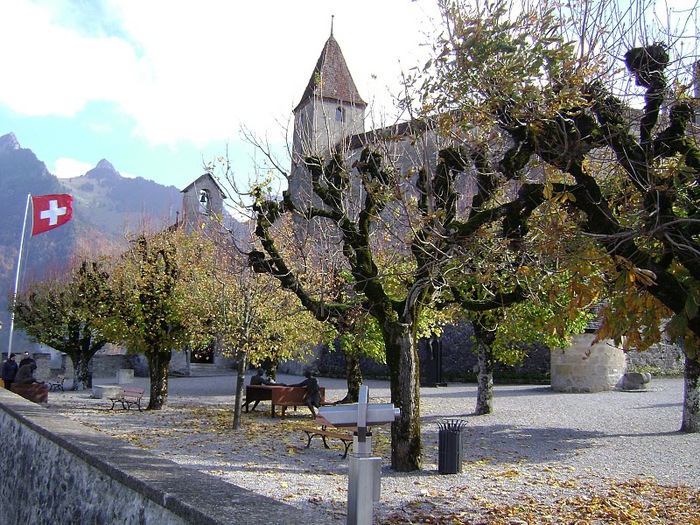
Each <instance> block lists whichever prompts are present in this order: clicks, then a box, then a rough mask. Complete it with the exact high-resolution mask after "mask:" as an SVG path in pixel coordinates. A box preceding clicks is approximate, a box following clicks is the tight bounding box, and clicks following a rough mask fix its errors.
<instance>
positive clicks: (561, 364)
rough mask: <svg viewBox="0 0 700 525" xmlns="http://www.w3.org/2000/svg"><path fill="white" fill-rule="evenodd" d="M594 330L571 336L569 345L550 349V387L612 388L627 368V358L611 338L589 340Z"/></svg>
mask: <svg viewBox="0 0 700 525" xmlns="http://www.w3.org/2000/svg"><path fill="white" fill-rule="evenodd" d="M594 340H595V334H588V333H586V334H580V335H577V336H574V337H573V338H572V343H571V347H569V348H566V349H561V348H554V349H553V350H552V360H551V374H552V389H553V390H555V391H557V392H601V391H604V390H615V388H616V387H617V385H618V383H619V382H620V379H621V378H622V376H623V374H624V373H625V371H626V368H627V358H626V356H625V353H624V352H623V351H622V349H621V348H619V347H617V346H615V345H614V344H613V342H612V341H609V340H608V341H599V342H598V343H596V344H593V341H594Z"/></svg>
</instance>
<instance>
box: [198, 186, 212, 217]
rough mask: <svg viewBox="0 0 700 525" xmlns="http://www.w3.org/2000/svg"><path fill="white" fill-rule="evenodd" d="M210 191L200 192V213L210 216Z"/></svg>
mask: <svg viewBox="0 0 700 525" xmlns="http://www.w3.org/2000/svg"><path fill="white" fill-rule="evenodd" d="M209 209H210V208H209V190H199V213H202V214H204V215H209Z"/></svg>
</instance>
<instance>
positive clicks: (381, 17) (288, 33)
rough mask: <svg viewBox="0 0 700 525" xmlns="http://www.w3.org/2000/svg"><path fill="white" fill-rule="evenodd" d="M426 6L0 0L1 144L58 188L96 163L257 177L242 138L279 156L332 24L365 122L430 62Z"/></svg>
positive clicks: (185, 175)
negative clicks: (218, 165)
mask: <svg viewBox="0 0 700 525" xmlns="http://www.w3.org/2000/svg"><path fill="white" fill-rule="evenodd" d="M436 4H437V2H436V0H380V1H377V0H374V1H370V0H354V1H352V2H351V1H348V0H342V1H341V0H294V1H291V0H261V1H257V2H233V1H224V0H196V1H192V0H175V1H173V0H139V1H136V0H31V1H30V0H3V8H2V16H1V17H0V49H3V59H2V63H1V66H0V136H1V135H4V134H6V133H14V134H15V136H16V137H17V140H18V141H19V143H20V145H21V146H22V147H23V148H29V149H31V150H32V151H34V153H35V154H36V155H37V157H38V158H39V159H40V160H42V161H44V162H45V163H46V165H47V168H48V169H49V171H50V172H52V173H53V174H54V175H56V176H58V177H75V176H79V175H83V174H84V173H85V172H86V171H88V170H89V169H91V168H92V167H94V166H95V165H96V164H97V163H98V162H99V161H100V160H101V159H107V160H108V161H109V162H111V163H112V165H113V166H114V167H115V168H116V170H117V171H119V172H120V173H121V174H122V175H123V176H129V177H134V176H141V177H144V178H146V179H150V180H155V181H156V182H158V183H160V184H164V185H173V186H176V187H177V188H179V189H183V188H185V187H186V186H187V185H188V184H189V183H190V182H192V181H193V180H194V179H196V178H197V177H198V176H199V175H201V174H202V173H203V172H204V163H205V162H207V161H211V160H214V159H215V158H216V157H218V156H221V155H224V154H226V152H227V151H228V155H229V157H230V159H231V161H232V163H233V170H234V172H235V173H236V176H237V177H241V178H242V180H243V179H246V178H248V177H251V176H253V175H254V174H255V173H256V166H260V165H264V162H263V161H262V158H261V156H260V154H259V153H257V152H256V151H255V149H254V148H253V147H252V146H250V145H249V144H248V143H247V142H246V141H244V140H243V138H242V136H241V129H242V127H245V128H248V129H250V130H252V131H253V132H254V133H255V134H257V135H258V136H261V137H267V139H268V140H269V141H270V142H271V143H272V144H273V145H275V147H276V148H278V149H279V150H280V151H281V150H283V145H284V143H285V138H284V133H285V126H286V125H287V123H288V122H289V119H290V118H291V116H292V109H293V108H294V107H295V106H296V104H297V103H298V102H299V100H300V98H301V95H302V93H303V91H304V89H305V87H306V85H307V83H308V81H309V79H310V77H311V73H312V71H313V68H314V66H315V64H316V60H317V59H318V57H319V55H320V53H321V50H322V49H323V45H324V44H325V42H326V40H327V39H328V37H329V35H330V32H331V25H332V26H333V34H334V37H335V39H336V40H337V41H338V43H339V44H340V47H341V49H342V51H343V54H344V56H345V59H346V61H347V63H348V66H349V68H350V71H351V74H352V75H353V78H354V80H355V83H356V85H357V87H358V89H359V91H360V94H361V96H362V97H363V99H364V100H365V101H366V102H368V103H369V104H370V107H371V108H372V109H373V112H374V114H375V117H374V118H375V120H376V121H380V120H386V121H391V120H392V119H393V118H394V117H395V116H396V115H397V110H396V109H395V106H394V104H393V98H392V96H391V95H392V94H395V93H398V92H400V77H401V73H402V71H404V72H406V71H409V70H410V68H411V67H414V66H416V65H422V64H423V63H424V62H425V60H426V59H427V56H428V49H427V46H426V45H425V43H426V42H427V40H428V39H427V37H426V35H427V34H428V33H430V32H431V31H433V30H434V29H435V28H436V25H437V22H436V19H437V6H436Z"/></svg>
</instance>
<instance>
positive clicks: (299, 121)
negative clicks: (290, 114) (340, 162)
mask: <svg viewBox="0 0 700 525" xmlns="http://www.w3.org/2000/svg"><path fill="white" fill-rule="evenodd" d="M366 107H367V104H366V103H365V102H364V101H363V100H362V98H361V97H360V93H359V92H358V90H357V87H356V86H355V82H354V81H353V79H352V75H351V74H350V70H349V69H348V66H347V64H346V62H345V58H344V57H343V52H342V51H341V50H340V46H339V45H338V42H337V41H336V40H335V38H334V37H333V28H332V25H331V35H330V37H329V38H328V40H327V41H326V44H325V45H324V46H323V50H322V51H321V56H320V57H319V58H318V61H317V62H316V67H315V68H314V70H313V73H312V74H311V79H310V80H309V83H308V85H307V86H306V89H305V90H304V94H303V95H302V97H301V101H300V102H299V104H298V105H297V107H296V108H295V109H294V137H293V145H292V168H291V176H290V181H289V191H290V193H291V195H292V196H293V198H295V199H302V202H303V201H306V202H308V201H307V199H309V197H310V195H311V181H310V178H309V175H308V172H307V170H306V169H305V168H304V167H303V159H304V157H306V156H309V155H316V156H320V157H322V158H324V159H328V158H329V154H330V152H331V151H334V148H335V146H336V145H337V144H338V143H339V142H340V141H341V140H342V139H343V138H346V137H349V136H351V135H355V134H358V133H363V132H364V128H365V108H366Z"/></svg>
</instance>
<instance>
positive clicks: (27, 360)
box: [19, 352, 35, 368]
mask: <svg viewBox="0 0 700 525" xmlns="http://www.w3.org/2000/svg"><path fill="white" fill-rule="evenodd" d="M34 362H35V361H34V359H32V358H31V357H30V355H29V352H24V355H23V356H22V360H21V361H20V362H19V367H20V368H22V367H23V366H24V365H28V364H29V363H34Z"/></svg>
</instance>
